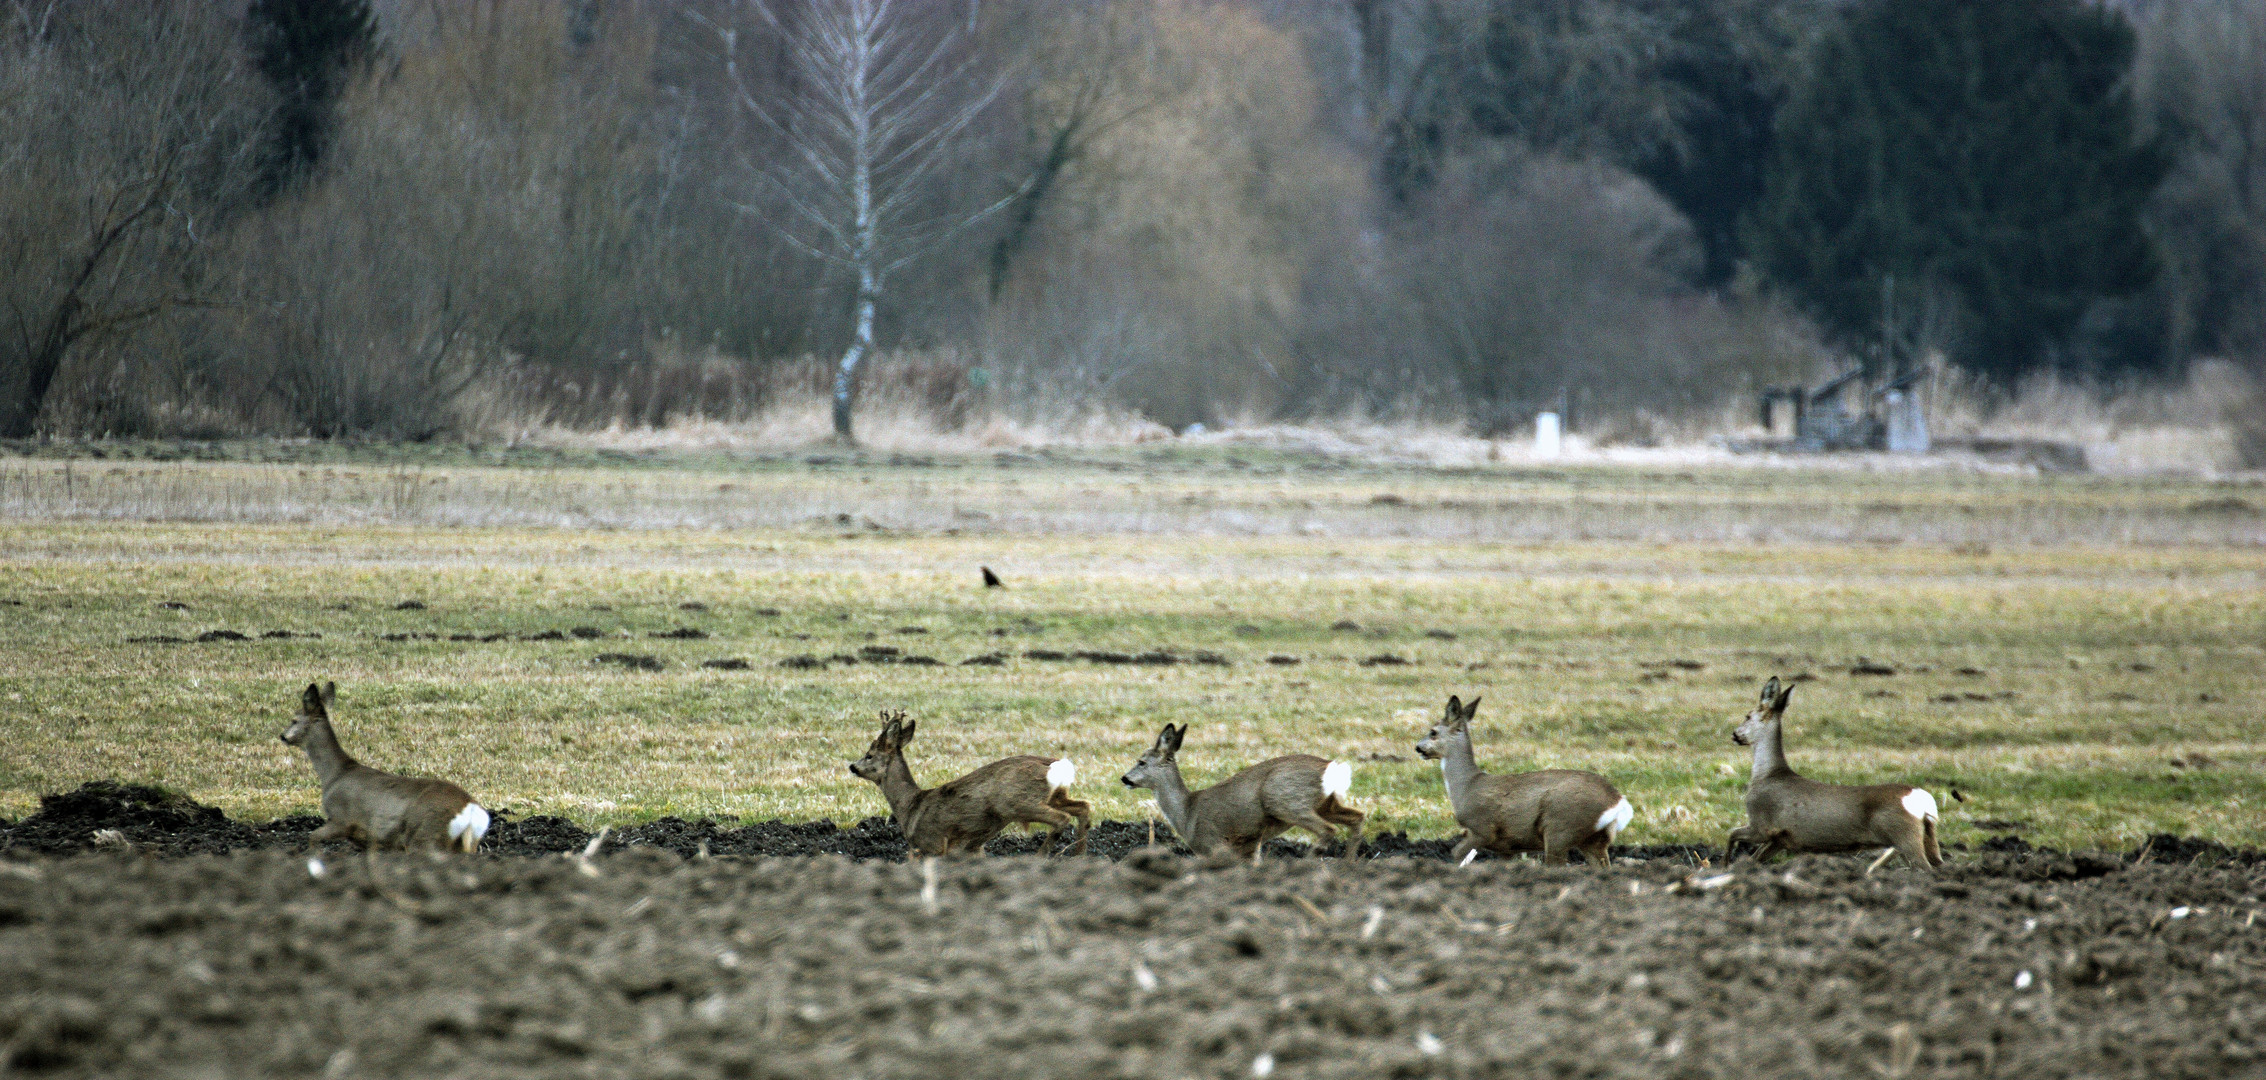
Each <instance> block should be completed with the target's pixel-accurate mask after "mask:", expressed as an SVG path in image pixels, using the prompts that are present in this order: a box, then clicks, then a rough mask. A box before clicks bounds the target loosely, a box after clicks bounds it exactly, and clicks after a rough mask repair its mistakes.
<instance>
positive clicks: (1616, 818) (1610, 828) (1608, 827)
mask: <svg viewBox="0 0 2266 1080" xmlns="http://www.w3.org/2000/svg"><path fill="white" fill-rule="evenodd" d="M1636 816H1637V808H1636V807H1634V806H1630V805H1629V800H1628V797H1627V796H1623V797H1622V798H1621V801H1620V802H1617V803H1614V804H1613V808H1612V809H1610V810H1607V811H1605V813H1603V814H1601V815H1599V816H1598V818H1597V827H1598V828H1599V829H1600V830H1602V831H1603V832H1604V833H1605V839H1607V840H1611V839H1613V838H1614V837H1616V836H1619V835H1621V830H1623V829H1626V828H1628V827H1629V820H1630V819H1631V818H1634V817H1636Z"/></svg>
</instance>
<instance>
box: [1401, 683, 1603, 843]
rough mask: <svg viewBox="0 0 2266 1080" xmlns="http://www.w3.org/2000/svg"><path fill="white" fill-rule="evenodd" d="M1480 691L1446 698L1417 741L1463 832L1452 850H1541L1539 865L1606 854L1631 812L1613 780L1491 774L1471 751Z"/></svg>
mask: <svg viewBox="0 0 2266 1080" xmlns="http://www.w3.org/2000/svg"><path fill="white" fill-rule="evenodd" d="M1478 711H1479V699H1478V698H1473V699H1471V703H1470V704H1468V705H1467V704H1464V703H1463V702H1461V701H1458V700H1456V699H1455V698H1454V697H1450V698H1449V699H1448V713H1447V715H1446V716H1445V717H1442V718H1441V720H1440V722H1439V723H1437V724H1434V725H1432V730H1431V731H1430V732H1429V733H1427V734H1426V735H1425V736H1424V741H1423V742H1420V743H1417V744H1416V752H1417V754H1419V755H1420V756H1423V757H1426V758H1430V759H1432V760H1435V761H1438V762H1439V763H1440V775H1441V777H1442V778H1443V779H1444V780H1445V781H1446V782H1447V787H1448V805H1449V806H1452V807H1454V808H1455V812H1456V824H1458V825H1461V826H1463V839H1461V840H1458V841H1456V849H1455V852H1454V853H1453V855H1452V857H1453V858H1454V859H1455V860H1456V861H1458V862H1461V861H1462V860H1463V859H1464V857H1465V856H1467V855H1470V854H1471V852H1472V849H1474V848H1483V849H1485V850H1487V851H1490V852H1493V853H1495V854H1497V855H1513V854H1517V853H1518V852H1522V851H1539V852H1541V853H1542V862H1543V865H1545V866H1562V865H1564V864H1565V862H1566V853H1567V852H1569V851H1574V850H1577V849H1578V850H1580V851H1581V853H1582V854H1583V856H1584V857H1586V858H1587V859H1588V860H1589V861H1590V862H1593V863H1596V864H1597V865H1599V866H1604V865H1606V864H1607V863H1610V862H1611V861H1612V856H1611V855H1609V854H1608V849H1610V848H1611V847H1612V846H1613V838H1614V837H1616V836H1618V835H1620V832H1621V830H1622V829H1625V828H1627V827H1628V825H1629V819H1630V818H1632V817H1634V816H1636V810H1635V808H1633V807H1631V806H1630V805H1629V800H1627V799H1624V798H1622V797H1621V793H1620V791H1619V790H1618V789H1616V788H1614V786H1613V782H1612V781H1610V780H1607V779H1605V778H1604V777H1602V776H1599V775H1597V774H1596V773H1593V772H1581V771H1579V770H1575V769H1544V770H1541V771H1540V772H1526V773H1512V774H1510V775H1508V776H1491V775H1489V774H1487V773H1483V772H1481V771H1479V762H1478V761H1476V760H1475V759H1474V758H1473V757H1472V752H1471V718H1472V715H1473V714H1474V713H1477V712H1478Z"/></svg>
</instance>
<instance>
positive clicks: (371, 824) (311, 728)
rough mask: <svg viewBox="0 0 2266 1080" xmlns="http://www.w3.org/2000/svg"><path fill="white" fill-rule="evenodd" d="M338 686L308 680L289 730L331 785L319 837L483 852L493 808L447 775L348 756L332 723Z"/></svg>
mask: <svg viewBox="0 0 2266 1080" xmlns="http://www.w3.org/2000/svg"><path fill="white" fill-rule="evenodd" d="M337 697H338V684H337V683H326V684H324V685H323V686H321V687H317V686H316V685H315V684H313V683H308V684H307V692H306V693H305V694H304V695H302V696H301V697H300V699H299V715H298V717H297V718H295V719H293V720H292V721H291V726H289V727H286V728H284V729H283V735H282V739H283V741H284V743H285V744H286V745H290V746H297V747H302V748H304V749H305V750H306V751H307V760H308V761H311V762H313V763H314V766H315V778H316V779H317V780H320V781H322V785H323V825H322V828H319V829H316V830H315V832H314V835H313V838H312V841H313V842H314V843H318V844H319V843H322V842H324V841H326V840H351V841H353V842H354V843H357V844H360V845H362V846H363V847H365V848H391V849H398V850H402V851H412V850H425V851H461V852H464V853H466V854H471V853H472V852H474V851H477V850H479V847H480V838H481V837H483V836H486V835H488V812H487V811H486V810H484V809H481V807H480V804H479V803H476V802H473V801H472V796H470V795H468V794H466V793H465V791H464V789H463V788H460V787H458V786H456V785H455V784H451V783H449V782H448V781H446V780H427V779H424V778H422V777H415V776H395V775H394V774H392V773H387V772H379V771H378V770H376V769H373V768H371V767H369V766H368V765H364V764H362V763H361V762H359V761H356V760H354V759H353V758H352V757H351V756H348V754H347V753H346V751H345V750H343V749H340V748H339V745H338V733H337V732H334V731H332V730H331V727H330V705H331V704H332V702H333V701H335V700H336V699H337Z"/></svg>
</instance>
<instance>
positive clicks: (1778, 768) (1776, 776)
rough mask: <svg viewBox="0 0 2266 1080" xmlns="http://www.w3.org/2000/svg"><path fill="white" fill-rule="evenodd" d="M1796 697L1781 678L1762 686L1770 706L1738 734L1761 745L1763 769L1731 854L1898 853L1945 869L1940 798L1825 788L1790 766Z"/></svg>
mask: <svg viewBox="0 0 2266 1080" xmlns="http://www.w3.org/2000/svg"><path fill="white" fill-rule="evenodd" d="M1793 696H1794V685H1793V684H1792V683H1788V684H1786V686H1784V687H1783V688H1781V687H1780V686H1779V685H1778V680H1777V678H1775V677H1773V678H1772V679H1771V680H1770V682H1768V683H1766V684H1764V686H1763V688H1762V702H1761V703H1760V704H1758V705H1756V706H1755V709H1754V711H1753V712H1750V713H1748V714H1747V719H1746V720H1745V721H1744V722H1743V723H1741V724H1740V725H1739V726H1738V727H1737V728H1735V729H1733V730H1732V732H1731V741H1732V742H1735V743H1738V744H1739V745H1741V746H1752V747H1754V748H1755V771H1754V778H1753V779H1751V780H1749V781H1748V782H1747V823H1746V824H1745V825H1742V826H1740V827H1739V828H1736V829H1733V830H1731V835H1730V836H1729V837H1728V838H1727V839H1726V840H1725V841H1724V847H1725V849H1726V850H1729V849H1731V848H1732V847H1733V846H1734V845H1737V844H1741V843H1748V844H1754V845H1755V846H1756V847H1757V848H1759V849H1760V850H1758V851H1756V852H1755V858H1756V859H1757V860H1758V861H1759V860H1762V859H1767V858H1769V857H1771V856H1772V855H1776V854H1777V853H1779V852H1781V851H1788V852H1801V851H1816V852H1844V851H1859V850H1863V849H1867V848H1876V847H1877V848H1893V849H1894V850H1896V851H1897V852H1899V853H1901V854H1902V855H1903V856H1904V861H1905V862H1906V863H1907V864H1909V865H1911V866H1914V867H1917V868H1919V869H1922V870H1928V871H1933V870H1934V869H1935V868H1936V867H1938V866H1941V865H1943V852H1942V851H1941V850H1940V849H1938V848H1937V847H1936V800H1935V796H1933V795H1930V794H1928V793H1927V792H1926V791H1923V790H1921V789H1919V788H1916V787H1909V786H1906V785H1904V784H1870V785H1866V786H1863V787H1858V786H1853V785H1848V784H1821V783H1819V782H1817V781H1815V780H1808V779H1804V778H1803V777H1801V776H1798V775H1796V774H1795V772H1794V770H1793V768H1792V767H1791V766H1789V765H1787V764H1786V749H1785V739H1784V736H1783V735H1782V734H1781V733H1780V728H1779V722H1780V720H1781V719H1782V718H1783V717H1784V716H1785V714H1786V702H1787V699H1789V698H1791V697H1793ZM1886 854H1887V853H1886V852H1883V853H1882V855H1883V857H1884V858H1885V857H1886Z"/></svg>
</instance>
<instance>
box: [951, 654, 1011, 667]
mask: <svg viewBox="0 0 2266 1080" xmlns="http://www.w3.org/2000/svg"><path fill="white" fill-rule="evenodd" d="M1006 665H1007V654H1006V653H985V654H983V655H982V656H971V657H969V658H967V659H965V660H962V661H960V666H961V667H1005V666H1006Z"/></svg>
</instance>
